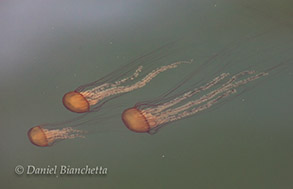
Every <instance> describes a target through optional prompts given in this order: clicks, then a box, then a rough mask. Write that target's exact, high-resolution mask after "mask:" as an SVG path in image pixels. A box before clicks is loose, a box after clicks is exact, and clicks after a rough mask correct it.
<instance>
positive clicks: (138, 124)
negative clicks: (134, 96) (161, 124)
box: [122, 107, 151, 133]
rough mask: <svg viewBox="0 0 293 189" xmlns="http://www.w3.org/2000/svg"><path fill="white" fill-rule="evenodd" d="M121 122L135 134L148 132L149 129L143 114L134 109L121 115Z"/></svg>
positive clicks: (127, 110)
mask: <svg viewBox="0 0 293 189" xmlns="http://www.w3.org/2000/svg"><path fill="white" fill-rule="evenodd" d="M122 121H123V122H124V124H125V125H126V127H127V128H128V129H130V130H131V131H134V132H137V133H145V132H148V131H149V130H150V128H151V127H150V125H149V123H148V120H147V119H146V117H145V116H144V115H143V113H142V112H141V111H140V110H138V109H137V108H135V107H134V108H129V109H126V110H125V111H124V112H123V113H122Z"/></svg>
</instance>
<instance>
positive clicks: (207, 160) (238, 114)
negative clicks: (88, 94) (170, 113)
mask: <svg viewBox="0 0 293 189" xmlns="http://www.w3.org/2000/svg"><path fill="white" fill-rule="evenodd" d="M292 17H293V2H292V1H290V0H280V1H274V0H251V1H248V0H237V1H230V0H209V1H207V0H193V1H192V0H182V1H178V0H168V1H167V0H144V1H142V0H136V1H135V0H124V1H117V0H116V1H114V0H107V1H106V0H104V1H56V0H51V1H32V0H23V1H16V0H10V1H8V0H7V1H6V0H3V1H1V2H0V87H1V90H0V126H1V132H0V140H1V142H0V154H1V156H0V160H1V170H0V178H1V186H2V187H4V188H23V189H25V188H37V187H38V188H44V189H47V188H56V189H57V188H69V187H70V188H81V187H84V188H142V189H144V188H179V187H181V188H202V189H205V188H217V189H220V188H223V189H224V188H225V189H227V188H228V189H229V188H231V189H232V188H239V189H241V188H243V189H247V188H250V189H260V188H264V189H269V188H272V189H273V188H281V189H287V188H288V189H289V188H293V179H292V178H293V177H292V169H293V164H292V158H293V145H292V144H293V139H292V135H293V127H292V126H293V116H292V107H293V100H292V96H293V85H292V81H293V72H292V64H293V55H292V50H293V35H292V33H293V23H292ZM170 42H172V43H174V45H173V47H170V49H171V50H170V51H169V49H165V50H163V51H164V52H172V53H168V56H166V57H164V58H163V59H161V60H160V61H158V63H156V64H155V65H153V68H156V67H159V66H162V65H166V64H170V63H173V62H175V61H181V60H184V61H185V60H190V59H193V62H192V64H190V65H182V66H180V67H178V68H176V69H174V70H170V71H166V72H164V73H162V74H160V75H158V76H157V77H156V78H154V79H153V80H152V81H151V82H150V83H149V84H148V85H147V86H146V87H144V88H142V89H138V90H135V91H133V92H131V93H128V94H125V95H123V96H121V98H117V99H114V100H113V101H111V102H110V103H109V104H106V105H105V107H103V108H102V110H101V111H100V112H94V113H92V114H91V118H89V119H94V120H95V121H94V122H92V123H91V124H84V125H82V126H80V127H79V129H81V130H83V129H84V130H86V131H88V132H89V134H88V135H86V137H85V138H76V139H72V140H64V141H61V142H58V143H56V144H54V145H53V146H52V147H46V148H40V147H36V146H34V145H33V144H31V142H30V141H29V140H28V137H27V131H28V130H29V129H30V128H31V127H33V126H36V125H41V124H45V123H55V122H62V121H66V120H70V119H73V118H75V117H77V116H78V115H77V114H74V113H72V112H69V111H68V110H67V109H65V108H64V106H63V104H62V96H63V95H64V94H65V93H66V92H68V91H71V90H74V89H75V88H77V87H78V86H80V85H83V84H86V83H89V82H91V81H95V80H97V79H99V78H101V77H102V76H104V75H105V74H107V73H110V72H111V71H113V70H116V69H117V68H119V67H120V66H123V65H126V64H127V63H128V62H130V61H131V60H133V59H135V58H137V57H140V56H142V55H143V54H145V53H147V52H150V51H152V50H154V49H156V48H158V47H160V46H162V45H164V44H167V43H170ZM215 55H216V57H215V58H214V59H211V57H214V56H215ZM210 59H211V60H212V61H211V66H209V67H208V68H207V69H202V70H201V72H199V73H198V74H195V75H194V77H192V78H191V79H190V80H189V81H188V82H187V83H186V85H185V86H183V88H184V87H187V86H191V85H192V84H195V83H197V82H199V81H200V80H201V79H204V81H209V80H211V79H213V77H214V76H215V75H214V73H215V72H219V73H221V72H230V73H237V72H239V71H243V70H246V69H253V70H256V71H258V72H260V71H264V70H266V69H268V68H271V67H274V66H276V65H279V64H280V63H282V62H283V63H284V64H282V65H281V66H280V67H278V68H277V69H275V70H272V74H270V75H269V76H268V77H265V78H261V79H260V80H258V81H255V82H252V83H249V84H248V85H247V88H246V89H245V90H244V92H243V93H241V95H239V96H234V97H232V98H229V100H227V101H225V102H224V103H222V104H220V105H218V106H216V107H215V108H211V109H209V110H207V111H204V112H201V113H200V114H198V115H195V116H192V117H189V118H186V119H183V120H180V121H176V122H174V123H170V124H168V125H166V126H165V127H163V128H161V129H160V130H159V131H158V132H157V133H156V134H154V135H149V134H141V133H134V132H131V131H129V130H128V129H127V128H126V127H125V126H124V124H123V123H122V121H121V117H120V115H121V112H122V111H123V110H124V109H126V108H129V107H132V106H134V105H135V103H137V102H140V101H142V100H147V99H152V98H155V97H157V96H159V95H160V94H162V93H163V92H166V91H168V90H170V89H172V87H174V86H175V84H176V83H177V82H179V81H180V80H182V79H183V78H184V77H185V76H186V75H187V74H188V73H190V72H191V71H192V70H194V69H196V68H197V67H198V65H201V64H205V63H206V62H207V61H208V60H210ZM144 64H146V63H144ZM225 65H228V66H225ZM17 165H22V166H23V167H24V168H26V167H27V166H28V165H34V166H35V167H48V166H51V167H53V166H55V165H57V166H61V165H65V166H70V167H85V166H86V165H88V166H91V167H96V166H102V167H105V168H107V174H106V175H27V174H25V173H23V174H21V175H18V174H16V173H15V168H16V166H17Z"/></svg>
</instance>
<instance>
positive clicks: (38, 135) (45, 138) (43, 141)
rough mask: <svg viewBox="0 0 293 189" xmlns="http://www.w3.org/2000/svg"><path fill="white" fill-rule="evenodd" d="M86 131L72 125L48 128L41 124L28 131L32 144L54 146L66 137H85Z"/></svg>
mask: <svg viewBox="0 0 293 189" xmlns="http://www.w3.org/2000/svg"><path fill="white" fill-rule="evenodd" d="M84 133H85V131H81V130H77V129H74V128H72V127H67V128H62V129H48V128H44V127H42V126H40V125H38V126H35V127H32V128H31V129H30V130H29V131H28V133H27V134H28V138H29V140H30V141H31V143H32V144H34V145H36V146H39V147H48V146H52V145H53V144H54V143H55V142H57V141H59V140H64V139H73V138H77V137H81V138H84V135H83V134H84Z"/></svg>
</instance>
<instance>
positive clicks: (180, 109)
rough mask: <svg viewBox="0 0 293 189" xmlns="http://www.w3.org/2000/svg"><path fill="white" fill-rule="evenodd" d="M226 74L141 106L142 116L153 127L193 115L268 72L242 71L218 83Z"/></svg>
mask: <svg viewBox="0 0 293 189" xmlns="http://www.w3.org/2000/svg"><path fill="white" fill-rule="evenodd" d="M253 74H255V75H253ZM228 75H229V74H221V75H220V76H218V77H216V78H215V79H214V80H212V81H211V82H210V83H208V84H206V85H204V86H202V87H200V88H197V89H194V90H192V91H189V92H187V93H185V94H183V95H181V96H179V97H177V98H175V99H173V100H171V101H170V102H166V103H164V104H162V105H158V106H157V107H147V108H142V109H141V110H140V111H141V112H142V113H143V115H144V117H145V118H146V119H147V120H148V122H149V123H153V124H152V126H151V128H154V127H156V126H158V125H162V124H165V123H168V122H172V121H176V120H179V119H182V118H184V117H187V116H191V115H194V114H196V113H198V112H200V111H203V110H206V109H208V108H210V107H211V106H212V105H214V104H216V103H217V102H219V101H220V100H221V99H223V98H226V97H228V96H230V95H232V94H234V93H236V92H237V91H236V88H237V87H240V86H242V85H245V84H247V83H248V82H251V81H254V80H256V79H258V78H260V77H262V76H266V75H268V73H266V72H261V73H258V74H256V72H255V71H243V72H240V73H238V74H235V75H234V76H232V77H231V78H230V79H228V80H227V81H226V82H224V83H223V84H222V85H219V84H220V81H223V79H224V78H226V77H227V76H228ZM245 76H247V78H244V79H242V80H238V79H239V78H241V77H245ZM215 86H217V88H216V89H213V90H212V91H210V92H209V93H207V94H205V95H202V96H201V97H200V98H199V99H195V100H192V101H189V102H186V103H185V104H183V105H178V104H179V103H180V102H183V101H184V100H186V99H188V98H190V97H192V96H193V95H194V94H196V93H199V92H202V91H204V90H206V89H208V88H211V87H215ZM150 125H151V124H150Z"/></svg>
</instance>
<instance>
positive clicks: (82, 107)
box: [63, 91, 90, 113]
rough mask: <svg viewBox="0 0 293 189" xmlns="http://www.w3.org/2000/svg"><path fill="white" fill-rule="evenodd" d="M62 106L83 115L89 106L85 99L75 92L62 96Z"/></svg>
mask: <svg viewBox="0 0 293 189" xmlns="http://www.w3.org/2000/svg"><path fill="white" fill-rule="evenodd" d="M63 104H64V106H65V107H66V108H67V109H68V110H70V111H72V112H76V113H84V112H88V111H89V110H90V104H89V102H88V101H87V99H86V98H85V97H84V96H83V95H82V94H80V93H79V92H77V91H71V92H68V93H66V94H65V95H64V96H63Z"/></svg>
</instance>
